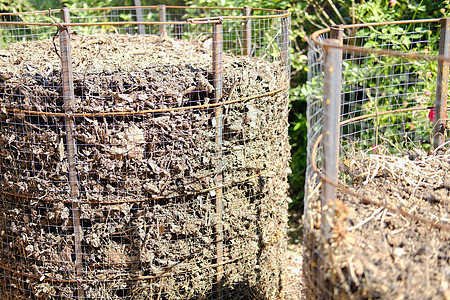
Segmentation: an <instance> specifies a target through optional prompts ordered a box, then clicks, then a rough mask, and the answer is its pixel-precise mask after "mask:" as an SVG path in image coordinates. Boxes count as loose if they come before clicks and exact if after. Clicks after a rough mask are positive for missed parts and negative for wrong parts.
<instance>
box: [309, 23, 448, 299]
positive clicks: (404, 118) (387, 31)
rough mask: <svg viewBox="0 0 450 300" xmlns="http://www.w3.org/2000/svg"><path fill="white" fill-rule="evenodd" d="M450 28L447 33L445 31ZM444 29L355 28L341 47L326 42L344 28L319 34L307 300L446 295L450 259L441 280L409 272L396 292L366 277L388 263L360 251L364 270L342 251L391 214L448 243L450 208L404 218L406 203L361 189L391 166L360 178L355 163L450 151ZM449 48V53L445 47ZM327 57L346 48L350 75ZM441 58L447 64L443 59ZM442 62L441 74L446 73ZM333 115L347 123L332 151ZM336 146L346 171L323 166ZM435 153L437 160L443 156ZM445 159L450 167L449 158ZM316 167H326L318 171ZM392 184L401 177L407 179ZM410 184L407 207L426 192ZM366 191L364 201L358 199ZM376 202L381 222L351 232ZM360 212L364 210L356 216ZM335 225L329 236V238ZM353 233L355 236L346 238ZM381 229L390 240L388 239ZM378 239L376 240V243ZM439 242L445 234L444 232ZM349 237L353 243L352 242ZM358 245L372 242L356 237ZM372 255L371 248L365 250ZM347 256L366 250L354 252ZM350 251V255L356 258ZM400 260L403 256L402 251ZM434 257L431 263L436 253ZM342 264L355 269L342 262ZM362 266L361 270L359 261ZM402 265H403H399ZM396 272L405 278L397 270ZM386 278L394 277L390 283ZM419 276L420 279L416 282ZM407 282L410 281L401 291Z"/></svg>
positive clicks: (312, 73) (372, 168) (315, 41)
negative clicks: (329, 122)
mask: <svg viewBox="0 0 450 300" xmlns="http://www.w3.org/2000/svg"><path fill="white" fill-rule="evenodd" d="M444 24H445V23H444ZM445 26H446V25H442V27H443V28H445ZM440 27H441V22H440V21H439V20H430V21H405V22H391V23H389V22H388V23H379V24H364V25H358V24H357V25H348V26H344V27H343V30H344V31H343V38H342V40H341V41H340V42H341V45H340V46H339V45H338V46H336V44H334V46H333V45H332V44H327V40H328V39H330V38H331V37H334V38H336V37H337V36H338V32H339V28H337V27H336V28H334V29H331V30H330V29H329V30H323V31H320V32H317V33H315V34H313V35H312V36H311V39H310V48H309V52H308V89H309V97H308V108H307V118H308V168H307V174H306V178H307V182H306V187H305V188H306V192H305V219H304V220H305V223H304V225H305V229H304V232H305V237H304V238H305V246H306V250H305V259H304V261H305V265H304V270H305V280H306V285H307V293H308V297H311V298H328V297H330V298H334V297H345V298H346V297H350V298H352V297H353V298H355V299H358V298H360V297H364V298H377V297H382V298H383V297H394V295H395V297H397V296H398V297H406V298H408V297H428V296H429V295H433V293H434V295H444V294H445V293H446V292H445V286H446V285H445V284H447V283H448V281H449V278H448V276H447V277H445V276H446V275H445V274H447V273H446V272H447V271H448V269H449V268H448V267H449V266H448V261H447V263H445V262H444V263H443V264H442V266H441V268H442V269H439V270H437V271H436V274H433V275H430V274H429V273H427V272H425V271H423V273H421V274H417V273H416V272H417V270H416V271H414V272H413V273H414V274H408V273H407V272H408V271H402V272H400V275H398V276H399V277H398V278H397V277H396V278H391V279H389V280H388V281H389V283H388V284H387V283H386V282H382V280H378V279H379V278H378V279H377V278H373V277H371V275H370V274H369V273H370V272H371V271H373V270H374V269H371V270H370V271H367V268H371V266H375V267H374V268H375V269H376V265H378V264H379V262H378V263H377V262H376V259H377V258H375V257H370V254H367V253H365V254H364V253H363V251H364V250H361V251H362V252H361V253H363V254H362V255H365V256H366V257H364V260H365V261H367V263H366V264H365V265H364V266H362V265H361V260H357V259H356V260H355V256H354V255H353V256H345V255H344V256H343V254H342V253H347V252H345V251H344V252H343V250H342V249H343V247H341V246H342V245H341V244H340V243H342V240H339V238H342V239H344V244H345V243H349V244H351V243H352V242H349V240H352V241H353V238H354V232H351V231H355V230H356V229H353V228H352V227H355V226H356V228H363V229H362V230H364V228H368V227H364V224H366V223H370V220H372V219H374V216H375V215H376V214H377V213H379V212H380V210H381V209H383V208H388V209H386V211H389V212H392V213H393V214H397V216H400V217H401V218H404V219H407V220H409V222H419V223H421V224H425V226H431V227H433V226H434V225H433V222H434V223H435V224H437V227H438V228H439V230H442V233H441V238H442V240H443V241H445V240H448V236H447V234H448V230H449V228H448V224H447V223H446V222H448V218H447V217H446V216H447V214H448V213H447V212H446V210H445V209H443V211H441V214H440V215H439V216H435V215H433V214H428V215H426V214H425V215H424V216H419V215H415V212H414V210H415V208H414V207H413V209H409V208H408V209H407V210H405V209H406V208H405V207H407V206H406V205H404V207H403V206H402V205H400V204H394V203H390V202H388V201H390V200H387V199H388V197H387V196H386V197H385V198H384V199H383V198H382V196H372V195H368V193H369V192H368V191H365V190H363V188H362V187H363V186H364V185H365V184H367V183H368V182H369V181H370V180H372V179H373V178H374V177H375V176H380V172H381V171H380V172H379V170H380V168H381V169H383V166H384V165H383V166H381V165H380V162H378V163H373V164H372V165H369V166H368V170H369V171H367V170H366V169H358V170H359V173H358V172H353V171H352V169H354V168H355V165H356V161H360V160H364V159H365V160H367V161H369V158H368V157H369V155H370V154H373V155H379V156H377V158H380V157H381V156H383V158H384V159H390V158H386V155H393V156H404V155H407V156H406V157H414V155H413V156H411V155H412V154H407V153H420V155H426V152H427V151H428V152H430V153H431V152H433V149H437V148H441V150H443V149H445V143H446V142H447V141H448V139H449V134H448V131H447V130H446V127H447V124H446V122H447V115H446V113H445V112H443V113H442V114H441V119H439V118H437V117H436V114H437V111H439V110H440V109H441V107H445V108H444V109H446V107H447V104H446V102H447V101H448V100H447V88H446V87H447V86H448V75H447V77H446V75H445V74H446V73H445V72H446V71H444V73H441V75H439V73H440V72H441V71H442V70H446V69H445V68H447V70H448V67H442V66H445V64H446V63H447V62H446V61H445V59H448V57H447V58H446V57H445V56H446V55H448V54H447V53H446V52H445V53H444V52H443V51H444V50H445V49H446V48H445V47H446V45H447V42H446V41H445V40H441V43H439V39H440V34H441V28H440ZM440 44H441V49H439V45H440ZM443 45H444V46H443ZM328 49H335V50H339V49H343V50H341V51H342V62H339V63H340V64H342V73H339V74H338V73H337V72H334V70H333V68H332V67H329V66H330V65H327V66H325V62H326V56H327V55H329V54H328V53H327V51H330V50H328ZM439 54H440V55H441V56H440V57H438V55H439ZM438 58H439V59H440V60H439V59H438ZM439 64H441V66H439V67H438V65H439ZM447 72H448V71H447ZM327 73H328V74H329V75H328V74H327ZM437 74H438V75H437ZM442 74H444V75H442ZM327 76H328V77H327ZM327 80H329V81H330V82H340V86H339V89H337V90H328V91H327V93H328V94H327V95H329V94H330V93H331V95H332V97H331V98H327V97H330V96H327V97H324V96H323V95H324V88H325V89H326V88H327V86H326V81H327ZM328 86H330V83H328ZM330 101H331V102H332V101H340V109H339V110H336V111H334V112H331V114H330V115H325V114H324V106H326V105H329V104H330ZM441 101H444V102H441ZM333 114H334V115H336V114H339V120H340V123H339V124H337V125H339V131H340V132H339V142H338V143H337V144H331V145H328V146H326V147H324V145H323V139H324V138H325V137H326V136H327V135H329V134H330V131H329V129H324V127H323V126H324V125H323V124H325V123H324V121H326V120H325V119H326V118H327V119H329V118H331V115H333ZM440 134H442V138H441V140H440V142H439V144H438V145H436V144H434V143H435V142H436V140H437V139H436V138H437V137H438V135H440ZM433 144H434V147H433ZM439 146H440V147H439ZM327 148H331V149H339V150H340V152H339V162H338V164H337V166H336V165H333V166H330V165H329V166H325V165H324V161H326V160H327V159H328V158H327V157H325V155H326V152H328V153H330V151H327ZM418 149H420V150H418ZM411 151H412V152H411ZM436 151H437V150H435V151H434V152H433V153H434V154H436V153H437V152H436ZM408 155H409V156H408ZM418 155H419V154H418ZM420 155H419V156H420ZM416 156H417V155H416ZM389 157H390V156H389ZM331 159H332V158H331ZM437 159H439V158H437ZM440 159H441V160H443V161H444V162H445V160H446V156H443V157H441V158H440ZM330 161H332V160H330ZM381 164H383V163H381ZM330 167H331V169H334V168H335V170H336V172H337V173H336V175H337V176H338V177H337V178H338V182H335V181H334V180H330V178H332V176H333V174H332V173H333V171H331V173H329V172H330V171H328V170H327V168H330ZM358 167H359V166H358ZM315 168H317V169H316V170H315ZM406 168H408V167H406ZM383 170H387V169H383ZM397 170H399V169H397ZM400 170H401V169H400ZM404 170H406V169H404ZM364 172H365V173H364ZM383 172H386V173H384V175H383V176H385V177H386V178H389V176H392V174H391V173H389V172H388V171H383ZM406 172H407V171H406ZM381 173H382V172H381ZM403 174H404V173H403ZM324 175H325V176H324ZM393 176H394V178H399V177H401V176H402V174H401V173H400V174H394V175H393ZM430 176H436V177H437V178H441V179H442V180H445V176H444V177H442V175H439V171H436V172H435V173H434V174H433V173H432V175H430ZM442 180H441V181H442ZM410 184H411V185H412V186H413V187H412V188H411V190H410V191H411V192H410V194H409V196H408V197H407V198H406V201H411V199H412V197H413V195H414V193H415V192H416V190H417V188H418V187H419V186H420V182H416V183H412V182H411V183H410ZM336 186H337V187H339V188H340V189H341V190H340V191H339V192H338V194H337V196H335V197H333V198H332V199H324V198H323V193H325V192H324V190H325V188H326V187H330V188H334V187H336ZM437 188H439V186H436V189H437ZM360 189H361V190H362V191H363V192H362V193H364V195H361V193H359V194H358V193H355V192H356V190H360ZM378 189H379V191H380V192H383V191H386V189H387V186H379V187H378ZM375 192H378V191H374V193H375ZM321 194H322V199H321ZM378 197H381V198H378ZM397 197H399V198H402V197H403V196H402V195H397ZM335 198H336V199H338V200H336V199H335ZM408 198H409V200H408ZM401 201H403V200H401ZM368 204H369V205H373V206H372V207H374V208H373V211H375V209H378V208H380V210H378V212H373V213H374V215H373V216H371V217H370V214H369V215H368V216H360V218H362V221H361V224H350V225H353V226H351V227H346V226H350V225H347V224H346V222H348V220H349V218H348V215H349V214H350V212H349V210H348V207H350V211H351V210H352V209H354V207H355V206H360V207H362V206H367V205H368ZM403 204H404V203H403ZM397 205H398V206H397ZM416 207H417V206H416ZM410 208H411V207H410ZM356 211H358V210H357V209H356ZM385 214H386V213H385ZM400 217H399V218H400ZM364 218H367V220H364ZM419 219H420V220H419ZM382 220H384V217H383V218H382ZM433 220H434V221H433ZM352 222H353V220H352ZM364 222H366V223H364ZM382 222H383V221H382ZM343 224H345V226H344V225H343ZM408 224H409V223H408ZM339 226H341V227H339ZM326 227H328V229H329V231H328V232H327V228H326ZM348 228H352V229H351V230H347V229H348ZM380 230H381V231H382V232H383V234H384V235H385V236H387V237H388V240H389V236H388V235H389V234H387V233H385V232H384V231H383V230H382V229H380ZM376 234H377V233H374V235H376ZM436 234H437V235H439V233H436ZM346 237H350V238H348V240H346ZM358 237H359V236H358ZM427 239H428V238H427ZM338 240H339V241H338ZM385 240H386V238H384V240H383V239H381V242H380V243H384V242H385ZM356 241H357V243H364V241H359V240H358V239H357V238H356ZM428 242H429V241H428ZM367 243H369V242H367ZM390 243H391V245H392V244H393V243H392V242H390ZM394 244H395V243H394ZM405 244H406V246H405ZM346 246H348V245H346ZM349 247H350V248H351V247H352V246H351V245H350V246H349ZM361 247H362V246H361ZM365 247H372V246H371V245H370V244H369V245H367V244H366V246H365ZM400 247H404V248H405V249H408V247H413V248H414V245H408V241H403V244H402V245H401V246H400ZM344 248H345V247H344ZM358 248H360V246H358ZM401 250H403V248H401ZM433 251H434V250H433ZM440 251H443V253H448V252H447V250H442V249H441V250H440ZM437 252H439V251H437ZM348 253H357V252H351V251H350V252H348ZM348 253H347V255H350V254H348ZM361 253H359V254H361ZM368 253H369V252H368ZM402 253H403V252H402ZM392 255H393V257H396V256H395V255H396V254H395V253H394V254H392ZM429 255H430V256H432V254H429ZM444 255H446V254H444ZM343 259H345V260H346V261H342V260H343ZM354 261H357V262H356V263H354ZM369 261H370V262H369ZM397 263H398V261H396V262H395V263H393V264H394V265H395V264H397ZM409 263H410V266H411V265H414V263H415V262H414V261H410V262H409ZM355 268H356V271H355ZM446 270H447V271H446ZM391 272H392V274H397V273H395V272H394V271H391ZM405 272H406V273H405ZM421 272H422V271H421ZM379 274H383V273H379ZM439 274H441V275H439ZM442 274H444V275H442ZM380 276H382V275H380ZM386 276H388V274H385V276H382V277H384V278H385V277H386ZM392 276H394V275H392ZM427 276H428V277H427ZM440 276H443V277H442V278H441V277H440ZM412 277H415V278H414V279H411V278H412ZM399 278H402V279H399ZM430 278H432V279H430ZM437 278H438V279H437ZM441 279H442V282H443V284H442V285H441V287H440V288H437V289H436V290H435V291H434V292H430V293H429V294H427V292H424V293H423V295H421V296H418V295H417V294H416V295H413V294H411V292H412V291H413V287H415V288H417V287H422V288H423V290H424V291H425V290H426V287H425V285H426V284H429V282H430V280H431V281H432V280H437V281H439V280H441ZM400 281H401V283H398V282H400ZM380 282H382V283H380ZM444 283H445V284H444ZM383 284H384V285H383ZM439 284H440V283H439ZM439 284H438V285H439ZM405 288H406V290H405ZM408 288H409V290H408ZM414 292H417V290H414ZM344 295H345V296H344ZM445 295H447V294H445Z"/></svg>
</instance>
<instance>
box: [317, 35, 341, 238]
mask: <svg viewBox="0 0 450 300" xmlns="http://www.w3.org/2000/svg"><path fill="white" fill-rule="evenodd" d="M332 36H334V35H333V34H332ZM327 45H330V46H328V47H326V46H325V62H324V86H323V102H322V107H323V120H322V125H323V170H324V174H325V176H326V177H327V180H330V181H332V182H337V181H338V162H339V148H340V147H339V135H340V126H339V123H340V115H341V87H342V48H339V46H341V45H342V41H340V40H338V39H331V40H328V41H327ZM335 199H336V187H335V186H334V185H332V184H330V182H328V181H323V184H322V195H321V201H322V224H321V230H322V236H324V237H325V238H326V240H329V239H330V238H331V224H332V222H333V218H334V211H335V207H334V203H335Z"/></svg>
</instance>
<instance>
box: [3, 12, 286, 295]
mask: <svg viewBox="0 0 450 300" xmlns="http://www.w3.org/2000/svg"><path fill="white" fill-rule="evenodd" d="M0 19H1V21H0V41H1V46H2V48H1V49H0V51H1V52H0V64H1V67H0V93H1V97H0V99H1V100H0V110H1V113H0V137H1V138H0V153H1V155H0V168H1V171H0V193H1V197H2V199H1V201H0V205H1V217H0V227H1V230H0V232H1V239H0V240H1V263H0V267H1V269H2V272H1V275H0V286H1V290H2V295H3V296H2V297H3V298H5V299H21V298H23V299H61V298H67V297H69V298H70V297H76V298H78V299H82V298H83V299H122V298H127V299H194V298H195V299H211V298H213V299H219V298H220V299H222V298H223V299H236V297H243V298H275V297H278V296H279V295H280V294H281V293H282V285H283V273H282V265H283V258H282V257H283V255H282V253H283V251H284V248H285V243H286V237H285V231H286V227H287V225H286V224H287V202H288V197H287V174H288V172H289V166H288V157H289V143H288V137H287V127H288V122H287V114H288V108H287V103H288V85H289V72H290V69H289V57H288V49H289V39H288V34H289V26H290V25H289V24H290V15H289V13H287V12H285V11H276V10H263V9H255V8H250V7H245V8H236V9H223V8H192V7H173V6H164V5H161V6H142V7H115V8H98V9H77V10H71V11H69V10H68V9H67V8H65V9H63V10H61V11H59V10H49V11H41V12H31V13H20V14H0Z"/></svg>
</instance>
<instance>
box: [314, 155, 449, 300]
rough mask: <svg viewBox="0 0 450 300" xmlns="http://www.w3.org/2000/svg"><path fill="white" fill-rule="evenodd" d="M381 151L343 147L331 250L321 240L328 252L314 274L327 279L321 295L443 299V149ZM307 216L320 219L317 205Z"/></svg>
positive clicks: (446, 205) (445, 225)
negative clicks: (341, 186) (326, 262)
mask: <svg viewBox="0 0 450 300" xmlns="http://www.w3.org/2000/svg"><path fill="white" fill-rule="evenodd" d="M382 149H383V148H382V147H380V148H379V149H376V150H370V151H364V152H357V151H353V153H351V152H348V153H347V157H346V158H345V159H344V160H343V161H342V163H341V165H340V168H341V178H342V181H344V182H346V184H347V186H348V188H349V190H348V191H340V192H339V193H338V200H337V203H336V217H335V224H334V225H333V228H332V231H333V236H332V245H331V248H328V249H327V247H323V245H322V249H327V250H325V251H329V253H330V256H329V257H330V261H329V265H328V266H326V267H324V268H323V269H322V274H325V277H326V278H327V279H328V280H329V281H332V280H331V278H334V280H335V284H333V286H334V289H333V288H330V290H329V293H331V294H333V293H334V294H336V293H337V294H340V295H347V296H348V297H350V298H354V299H361V298H365V299H374V298H395V299H443V298H444V299H445V298H448V297H449V296H450V292H449V291H450V180H449V178H450V177H449V175H450V154H449V152H448V151H447V152H445V153H444V152H443V151H442V149H441V153H440V154H436V153H426V152H425V151H423V150H420V149H417V148H414V149H413V150H411V151H409V152H407V153H404V155H402V156H398V155H396V156H393V155H389V154H384V153H383V151H382ZM375 152H377V153H375ZM342 181H341V182H342ZM357 194H359V195H362V196H360V197H358V196H356V195H357ZM316 205H317V203H316ZM312 215H315V217H313V218H315V219H316V221H318V222H320V219H319V218H318V209H317V207H316V210H315V213H313V214H312ZM318 224H320V223H317V224H315V225H313V226H314V227H316V228H318ZM315 243H316V244H315V245H313V247H314V246H315V247H319V246H320V243H318V242H317V241H316V242H315Z"/></svg>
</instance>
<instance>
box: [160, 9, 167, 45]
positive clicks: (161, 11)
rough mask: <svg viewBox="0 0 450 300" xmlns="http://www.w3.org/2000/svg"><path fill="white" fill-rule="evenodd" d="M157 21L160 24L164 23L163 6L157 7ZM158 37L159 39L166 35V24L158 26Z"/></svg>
mask: <svg viewBox="0 0 450 300" xmlns="http://www.w3.org/2000/svg"><path fill="white" fill-rule="evenodd" d="M158 9H159V21H160V22H166V6H165V5H159V6H158ZM159 35H160V36H161V37H164V36H166V35H167V31H166V24H161V25H159Z"/></svg>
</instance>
